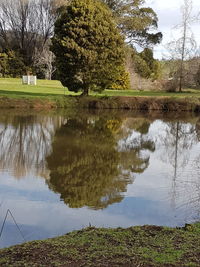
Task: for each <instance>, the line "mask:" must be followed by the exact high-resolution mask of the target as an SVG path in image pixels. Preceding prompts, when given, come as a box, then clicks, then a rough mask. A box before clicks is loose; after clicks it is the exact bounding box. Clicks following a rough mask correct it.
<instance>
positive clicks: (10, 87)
mask: <svg viewBox="0 0 200 267" xmlns="http://www.w3.org/2000/svg"><path fill="white" fill-rule="evenodd" d="M155 89H156V88H155ZM79 94H80V93H78V94H76V93H73V92H69V91H68V90H67V89H65V88H64V87H63V86H62V85H61V83H60V82H59V81H48V80H38V82H37V86H31V85H22V82H21V79H13V78H0V96H6V97H11V98H24V97H25V98H38V97H39V98H44V97H45V98H49V99H52V98H56V97H60V96H63V95H79ZM91 95H94V96H168V97H169V96H170V97H200V90H192V89H186V90H183V92H182V93H178V92H177V93H167V92H162V91H137V90H105V91H104V92H102V93H101V94H97V93H94V92H92V93H91Z"/></svg>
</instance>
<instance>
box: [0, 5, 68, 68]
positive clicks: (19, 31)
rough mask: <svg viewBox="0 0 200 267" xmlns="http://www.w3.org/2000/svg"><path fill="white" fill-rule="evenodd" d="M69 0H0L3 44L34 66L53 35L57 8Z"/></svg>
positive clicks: (0, 26)
mask: <svg viewBox="0 0 200 267" xmlns="http://www.w3.org/2000/svg"><path fill="white" fill-rule="evenodd" d="M67 2H68V1H67V0H0V47H1V49H2V50H14V51H17V53H19V54H20V56H21V57H22V58H23V62H24V64H25V65H26V66H28V67H32V65H33V63H34V61H35V57H36V55H37V56H38V55H40V53H42V52H43V49H44V48H45V44H46V43H47V41H48V40H49V38H50V37H51V36H52V35H53V30H54V22H55V20H56V18H57V9H58V7H60V5H63V4H64V3H67Z"/></svg>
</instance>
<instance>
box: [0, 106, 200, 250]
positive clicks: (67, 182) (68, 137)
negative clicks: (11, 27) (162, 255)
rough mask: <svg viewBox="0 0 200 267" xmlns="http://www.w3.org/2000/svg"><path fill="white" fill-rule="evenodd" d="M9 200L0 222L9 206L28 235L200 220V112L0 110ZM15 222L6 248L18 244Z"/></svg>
mask: <svg viewBox="0 0 200 267" xmlns="http://www.w3.org/2000/svg"><path fill="white" fill-rule="evenodd" d="M60 112H62V111H60ZM173 116H174V114H173ZM184 116H185V114H184ZM36 177H41V179H36ZM14 178H17V179H14ZM19 178H21V179H19ZM22 178H23V179H22ZM55 193H56V194H55ZM60 199H61V200H62V201H60ZM2 200H4V202H3V205H2V206H1V209H0V225H1V223H2V221H3V218H4V214H5V213H6V210H7V209H10V210H11V211H12V213H13V214H14V216H15V219H16V220H17V222H18V223H19V225H20V227H21V228H22V231H23V233H25V237H26V238H27V240H31V239H41V238H47V237H51V236H54V235H60V234H63V233H66V232H68V231H71V230H74V229H79V228H82V227H83V226H87V225H88V224H89V223H90V222H91V223H93V224H94V225H96V226H110V227H117V226H123V227H126V226H131V225H135V224H137V225H139V224H140V225H141V224H142V225H143V224H158V225H169V226H177V225H182V224H183V223H185V222H193V221H195V220H199V219H200V208H199V207H200V119H199V118H196V117H191V118H188V119H182V118H176V119H171V118H169V117H168V116H167V115H166V116H165V117H162V116H161V115H157V114H156V115H155V114H152V115H151V114H149V115H147V114H146V115H145V116H143V115H141V114H133V113H132V114H128V115H126V114H122V113H116V114H108V113H106V114H104V113H103V112H102V113H101V115H94V114H89V115H88V114H81V115H80V114H79V115H76V116H75V115H69V114H67V113H64V115H59V114H49V115H42V114H39V113H37V114H35V113H30V114H27V115H26V114H22V113H21V114H18V115H17V114H12V113H8V114H6V113H3V112H1V114H0V203H2ZM77 208H78V209H77ZM30 210H31V213H30ZM13 227H14V226H13V222H12V221H11V220H9V219H8V222H7V228H5V233H4V236H3V239H2V240H0V247H3V246H6V245H11V244H15V243H17V242H19V236H18V238H17V237H16V236H17V234H18V233H17V234H16V235H15V234H14V233H15V228H13ZM10 233H12V234H10ZM7 236H9V237H11V239H12V240H10V239H9V237H8V238H7ZM9 240H10V241H9Z"/></svg>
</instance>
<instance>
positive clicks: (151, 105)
mask: <svg viewBox="0 0 200 267" xmlns="http://www.w3.org/2000/svg"><path fill="white" fill-rule="evenodd" d="M77 107H78V108H86V109H121V110H140V111H153V110H155V111H163V112H164V111H187V112H191V111H193V112H197V113H199V112H200V98H195V97H186V98H181V97H179V98H178V97H177V98H175V97H126V96H123V97H122V96H120V97H95V96H88V97H77V96H76V97H75V96H61V97H55V98H51V99H47V98H33V99H31V98H30V99H29V98H8V97H0V108H17V109H56V108H77Z"/></svg>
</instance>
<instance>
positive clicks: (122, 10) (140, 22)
mask: <svg viewBox="0 0 200 267" xmlns="http://www.w3.org/2000/svg"><path fill="white" fill-rule="evenodd" d="M102 1H103V2H104V3H106V4H107V5H108V6H109V8H110V9H111V10H112V11H113V15H114V16H115V18H116V20H117V23H118V27H119V28H120V29H121V30H122V32H123V33H124V34H125V36H126V38H127V41H128V42H130V43H132V44H133V45H135V44H138V45H140V46H142V47H146V46H148V45H155V44H157V43H160V42H161V40H162V33H161V32H155V31H156V30H157V27H158V17H157V15H156V13H155V12H154V10H153V9H152V8H150V7H143V4H144V3H145V1H144V0H102Z"/></svg>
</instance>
